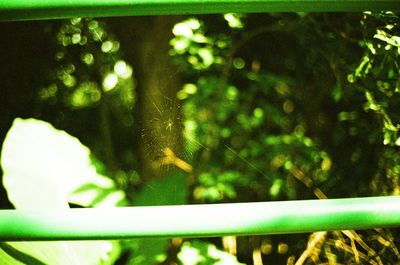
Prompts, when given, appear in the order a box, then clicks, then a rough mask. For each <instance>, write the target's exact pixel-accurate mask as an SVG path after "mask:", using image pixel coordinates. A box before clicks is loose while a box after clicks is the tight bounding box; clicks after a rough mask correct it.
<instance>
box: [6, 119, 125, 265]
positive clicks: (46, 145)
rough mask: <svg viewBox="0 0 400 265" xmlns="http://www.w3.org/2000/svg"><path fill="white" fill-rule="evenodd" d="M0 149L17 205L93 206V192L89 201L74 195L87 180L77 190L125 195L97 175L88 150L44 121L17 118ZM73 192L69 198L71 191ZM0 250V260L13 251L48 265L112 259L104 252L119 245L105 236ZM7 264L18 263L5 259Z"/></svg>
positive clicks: (11, 195) (11, 196)
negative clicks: (91, 239)
mask: <svg viewBox="0 0 400 265" xmlns="http://www.w3.org/2000/svg"><path fill="white" fill-rule="evenodd" d="M1 154H2V156H1V166H2V169H3V172H4V175H3V185H4V187H5V188H6V190H7V194H8V197H9V199H10V201H11V202H12V203H13V204H14V206H15V207H16V208H17V209H23V210H32V209H60V208H64V209H68V208H69V206H68V202H72V203H74V204H78V205H82V206H94V205H95V204H94V203H93V201H94V200H95V198H96V197H98V196H97V195H96V194H95V195H94V196H92V197H90V198H91V200H92V201H90V200H88V199H87V198H86V199H85V198H84V197H82V196H81V197H78V196H76V194H77V193H79V188H80V187H82V186H83V187H84V186H85V185H88V183H92V186H90V187H91V188H90V189H86V190H81V191H80V192H85V191H86V192H87V191H90V192H91V193H92V194H93V192H95V193H96V192H97V193H99V194H100V193H101V192H102V190H104V189H105V188H108V189H109V190H112V192H109V194H114V195H113V196H114V197H115V195H116V194H118V196H119V199H118V200H115V199H114V200H113V201H114V202H115V201H118V202H119V201H120V200H122V199H123V196H124V195H123V194H122V192H118V191H116V189H115V186H114V183H113V182H112V181H111V180H110V179H108V178H106V177H103V176H100V175H98V174H97V172H96V169H95V167H94V166H93V165H92V163H91V160H90V151H89V149H88V148H87V147H85V146H84V145H82V144H81V143H80V142H79V140H78V139H76V138H75V137H72V136H70V135H69V134H67V133H66V132H64V131H60V130H56V129H55V128H54V127H53V126H52V125H50V124H49V123H47V122H44V121H40V120H35V119H27V120H23V119H19V118H18V119H16V120H15V121H14V123H13V125H12V127H11V129H10V130H9V132H8V134H7V136H6V138H5V141H4V144H3V148H2V153H1ZM74 191H75V196H73V197H72V200H71V199H69V196H70V194H72V193H73V192H74ZM109 194H107V196H108V195H109ZM103 196H104V195H103ZM105 197H106V196H105ZM1 249H2V252H0V260H7V259H11V260H12V258H11V257H9V255H12V257H14V259H15V258H16V257H19V258H20V259H22V260H23V261H24V262H25V263H26V262H27V259H29V258H28V257H29V256H31V257H34V258H35V259H37V260H40V261H41V262H44V263H45V264H52V265H53V264H55V265H57V264H66V265H67V264H100V262H102V264H111V260H110V259H109V256H108V254H109V253H111V252H113V251H117V250H118V246H117V245H116V244H113V243H111V242H108V241H97V242H91V243H86V242H13V243H7V245H3V246H1ZM20 253H22V254H20ZM24 255H25V256H24ZM21 257H22V258H21ZM28 263H29V262H28ZM6 264H20V263H18V262H17V263H9V261H7V263H6ZM38 264H40V263H38Z"/></svg>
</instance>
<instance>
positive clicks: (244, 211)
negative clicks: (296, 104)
mask: <svg viewBox="0 0 400 265" xmlns="http://www.w3.org/2000/svg"><path fill="white" fill-rule="evenodd" d="M393 226H400V196H396V197H369V198H353V199H331V200H307V201H286V202H256V203H232V204H211V205H181V206H150V207H124V208H103V209H99V208H91V209H69V210H63V211H22V210H1V211H0V241H18V240H25V241H29V240H83V239H123V238H143V237H203V236H207V237H208V236H223V235H254V234H284V233H303V232H312V231H329V230H347V229H368V228H377V227H393Z"/></svg>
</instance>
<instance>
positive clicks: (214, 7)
mask: <svg viewBox="0 0 400 265" xmlns="http://www.w3.org/2000/svg"><path fill="white" fill-rule="evenodd" d="M399 9H400V1H399V0H68V1H66V0H0V20H3V21H4V20H34V19H56V18H71V17H112V16H133V15H170V14H207V13H208V14H209V13H227V12H237V13H253V12H343V11H346V12H359V11H366V10H368V11H379V10H399Z"/></svg>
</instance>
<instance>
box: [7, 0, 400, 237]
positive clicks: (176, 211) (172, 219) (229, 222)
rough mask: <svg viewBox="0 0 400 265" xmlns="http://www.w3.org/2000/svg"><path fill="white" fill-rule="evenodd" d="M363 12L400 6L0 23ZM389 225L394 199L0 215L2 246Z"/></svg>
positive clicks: (279, 0) (260, 2) (79, 5)
mask: <svg viewBox="0 0 400 265" xmlns="http://www.w3.org/2000/svg"><path fill="white" fill-rule="evenodd" d="M364 10H369V11H378V10H400V1H399V0H369V1H365V0H173V1H171V0H69V1H66V0H42V1H37V0H0V20H1V21H7V20H36V19H56V18H71V17H82V16H83V17H111V16H128V15H129V16H132V15H160V14H163V15H165V14H203V13H223V12H244V13H249V12H293V11H296V12H337V11H350V12H355V11H364ZM160 220H162V221H160ZM392 226H400V197H396V196H389V197H369V198H352V199H330V200H308V201H286V202H255V203H232V204H214V205H181V206H152V207H122V208H105V209H104V208H101V209H97V208H92V209H69V210H59V211H54V210H52V211H25V210H0V240H1V241H4V240H10V241H19V240H82V239H111V238H113V239H116V238H119V239H120V238H138V237H176V236H179V237H200V236H223V235H231V234H232V235H253V234H280V233H301V232H312V231H322V230H346V229H368V228H375V227H392Z"/></svg>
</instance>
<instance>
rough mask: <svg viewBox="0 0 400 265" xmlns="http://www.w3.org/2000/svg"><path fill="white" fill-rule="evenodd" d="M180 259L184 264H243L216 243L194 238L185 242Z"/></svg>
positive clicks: (179, 255)
mask: <svg viewBox="0 0 400 265" xmlns="http://www.w3.org/2000/svg"><path fill="white" fill-rule="evenodd" d="M178 259H179V261H180V262H181V263H182V264H183V265H212V264H214V265H215V264H216V265H224V264H229V265H242V264H243V263H240V262H238V261H237V259H236V257H235V256H232V255H231V254H229V253H228V252H225V251H222V250H219V249H218V248H217V247H216V246H215V245H213V244H210V243H207V242H204V241H200V240H193V241H187V242H185V243H183V245H182V248H181V251H180V252H179V253H178Z"/></svg>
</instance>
